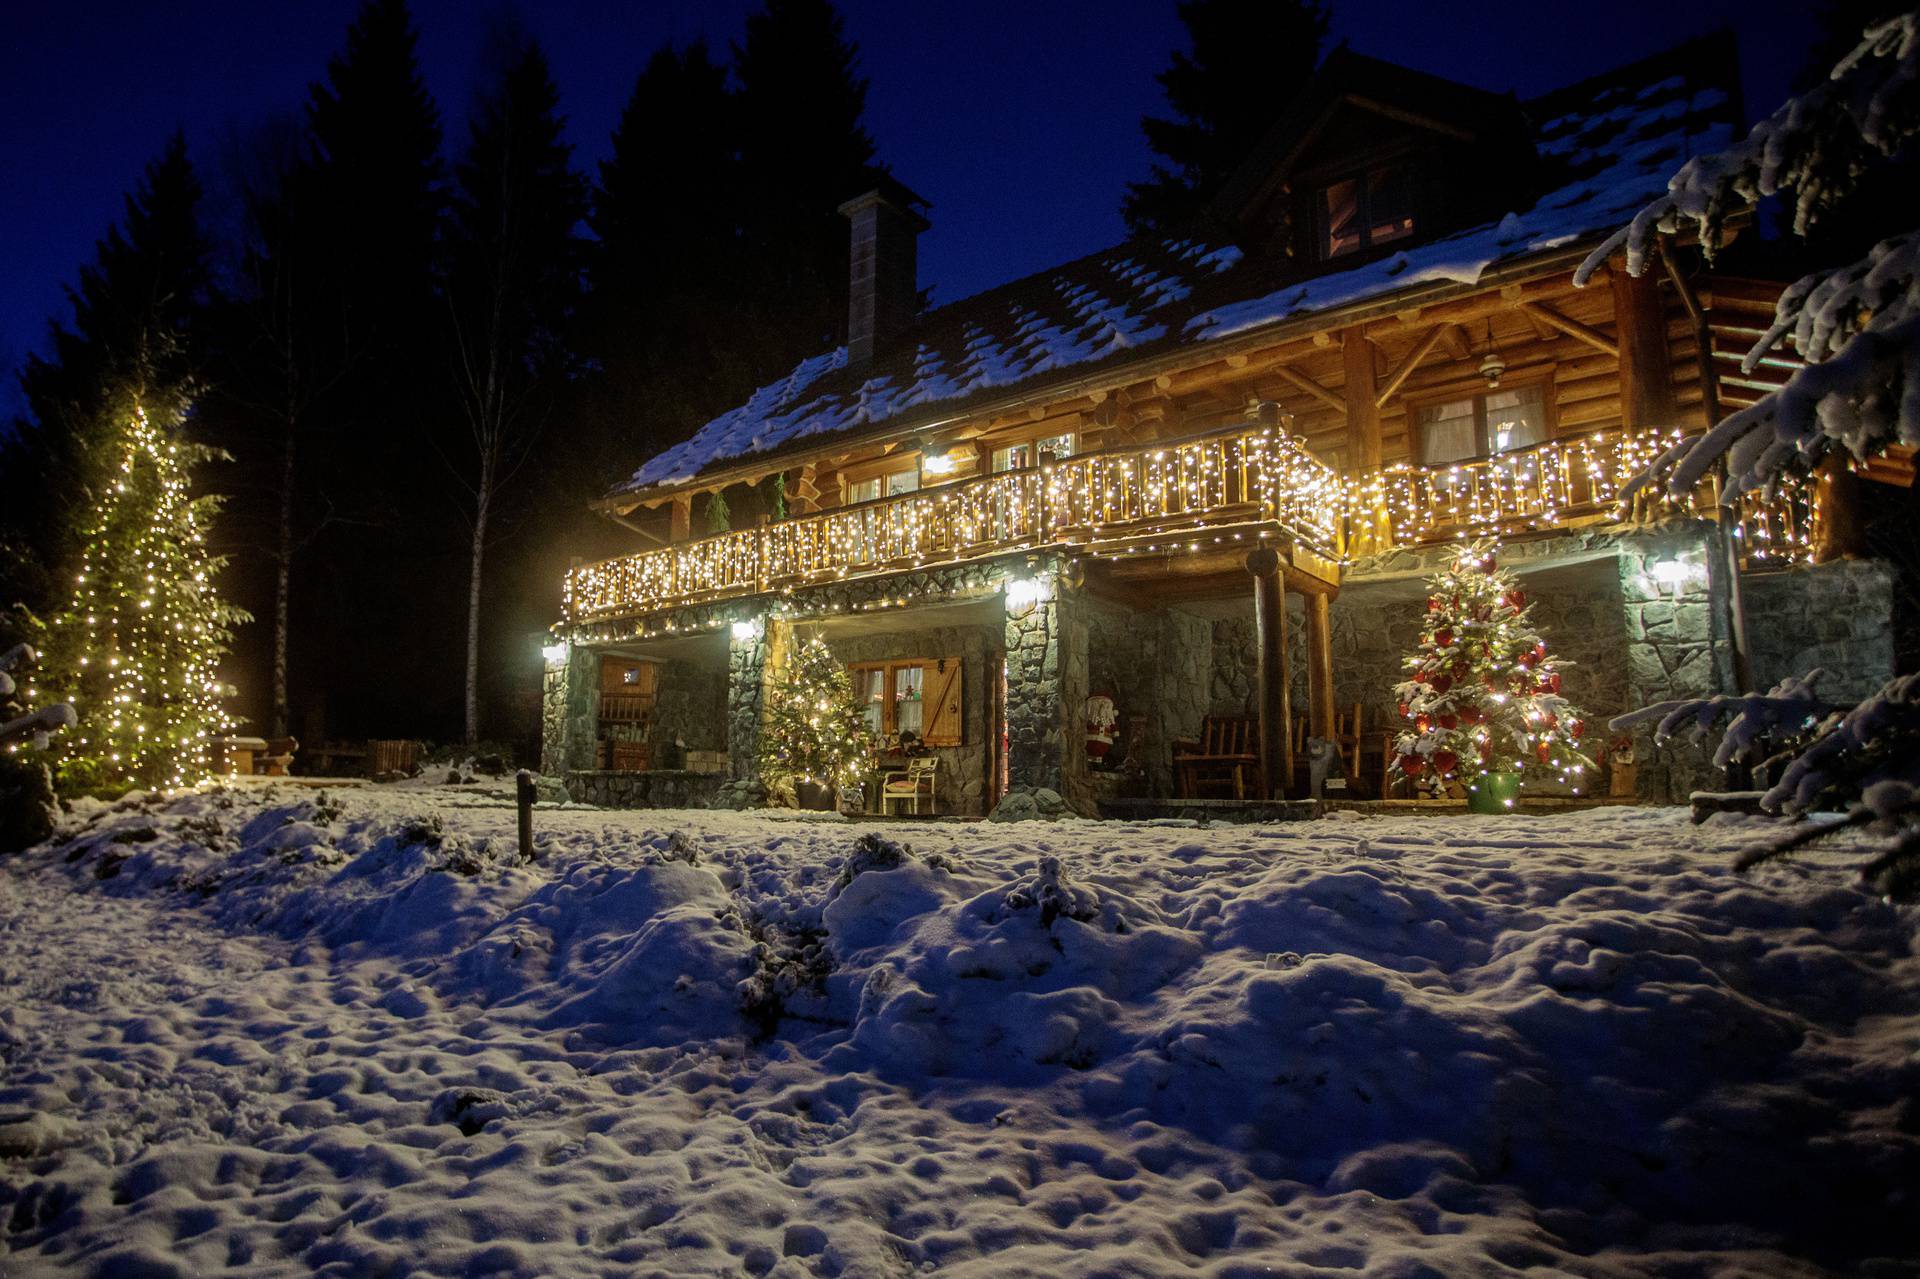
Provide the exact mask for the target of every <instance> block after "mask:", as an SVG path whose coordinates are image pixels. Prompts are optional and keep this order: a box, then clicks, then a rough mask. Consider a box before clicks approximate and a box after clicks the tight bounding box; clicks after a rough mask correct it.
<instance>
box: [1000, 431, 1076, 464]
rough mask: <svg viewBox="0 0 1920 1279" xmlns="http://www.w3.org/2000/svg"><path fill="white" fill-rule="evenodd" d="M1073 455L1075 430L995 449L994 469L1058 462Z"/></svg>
mask: <svg viewBox="0 0 1920 1279" xmlns="http://www.w3.org/2000/svg"><path fill="white" fill-rule="evenodd" d="M1072 456H1073V432H1071V431H1068V432H1067V433H1066V434H1064V435H1049V436H1047V437H1046V438H1045V439H1042V440H1029V441H1027V442H1026V443H1024V444H1009V445H1008V446H1007V447H1006V448H1003V449H995V450H994V451H993V469H994V470H996V471H1017V470H1020V469H1021V468H1022V467H1027V466H1032V465H1033V464H1034V463H1035V462H1036V461H1039V462H1058V461H1060V460H1061V459H1063V458H1069V457H1072Z"/></svg>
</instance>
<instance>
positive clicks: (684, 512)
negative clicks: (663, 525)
mask: <svg viewBox="0 0 1920 1279" xmlns="http://www.w3.org/2000/svg"><path fill="white" fill-rule="evenodd" d="M692 536H693V495H692V494H690V493H683V494H681V495H680V496H679V497H676V498H674V499H673V501H672V503H671V506H670V509H669V510H668V513H667V540H668V541H669V542H684V541H686V540H687V539H688V538H690V537H692Z"/></svg>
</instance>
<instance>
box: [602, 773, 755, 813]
mask: <svg viewBox="0 0 1920 1279" xmlns="http://www.w3.org/2000/svg"><path fill="white" fill-rule="evenodd" d="M726 782H727V778H726V775H725V774H724V773H689V772H685V771H683V770H681V769H677V768H674V769H656V770H654V771H652V772H645V773H610V772H601V771H599V770H595V769H575V770H574V771H572V772H569V773H568V774H567V775H566V786H567V796H568V798H570V799H572V800H573V801H574V802H575V803H576V804H597V805H599V806H600V807H601V808H715V807H718V806H719V804H718V800H719V798H720V790H721V787H723V786H724V785H726Z"/></svg>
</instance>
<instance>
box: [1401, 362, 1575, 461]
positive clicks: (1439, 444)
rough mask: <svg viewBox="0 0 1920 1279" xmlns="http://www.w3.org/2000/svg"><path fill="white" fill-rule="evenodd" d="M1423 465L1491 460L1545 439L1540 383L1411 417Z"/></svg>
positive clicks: (1488, 393) (1438, 406)
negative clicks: (1490, 458) (1416, 433)
mask: <svg viewBox="0 0 1920 1279" xmlns="http://www.w3.org/2000/svg"><path fill="white" fill-rule="evenodd" d="M1415 421H1416V422H1417V424H1418V427H1419V435H1418V442H1419V458H1420V464H1421V465H1423V466H1446V465H1447V464H1449V463H1451V462H1461V461H1466V460H1468V459H1471V458H1477V457H1492V456H1494V455H1495V454H1499V453H1511V452H1513V451H1514V450H1515V449H1524V448H1530V447H1532V446H1533V445H1535V444H1544V443H1546V440H1547V388H1546V385H1545V384H1544V383H1539V382H1536V383H1533V384H1531V385H1525V386H1510V387H1503V388H1502V389H1500V390H1498V391H1484V392H1482V393H1480V394H1478V395H1463V396H1461V397H1460V398H1459V399H1455V400H1445V401H1442V402H1441V403H1438V404H1428V405H1425V406H1423V407H1422V408H1420V409H1419V410H1418V411H1417V413H1416V414H1415Z"/></svg>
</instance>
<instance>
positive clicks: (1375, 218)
mask: <svg viewBox="0 0 1920 1279" xmlns="http://www.w3.org/2000/svg"><path fill="white" fill-rule="evenodd" d="M1315 213H1316V214H1317V221H1318V234H1319V242H1320V256H1321V257H1322V258H1323V259H1325V258H1337V257H1340V256H1341V255H1342V254H1346V253H1358V252H1360V251H1361V250H1362V249H1370V248H1372V247H1374V246H1375V245H1379V244H1390V243H1392V242H1393V241H1395V240H1404V239H1405V238H1407V237H1408V236H1410V235H1412V234H1413V177H1412V174H1411V173H1410V172H1408V169H1407V166H1405V165H1397V164H1396V165H1382V166H1380V167H1378V168H1373V169H1369V170H1367V171H1366V172H1365V173H1361V174H1356V175H1355V176H1353V177H1350V178H1343V179H1341V180H1340V181H1338V182H1333V183H1329V184H1328V185H1326V186H1324V187H1321V188H1320V191H1319V195H1318V198H1317V200H1316V208H1315Z"/></svg>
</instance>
